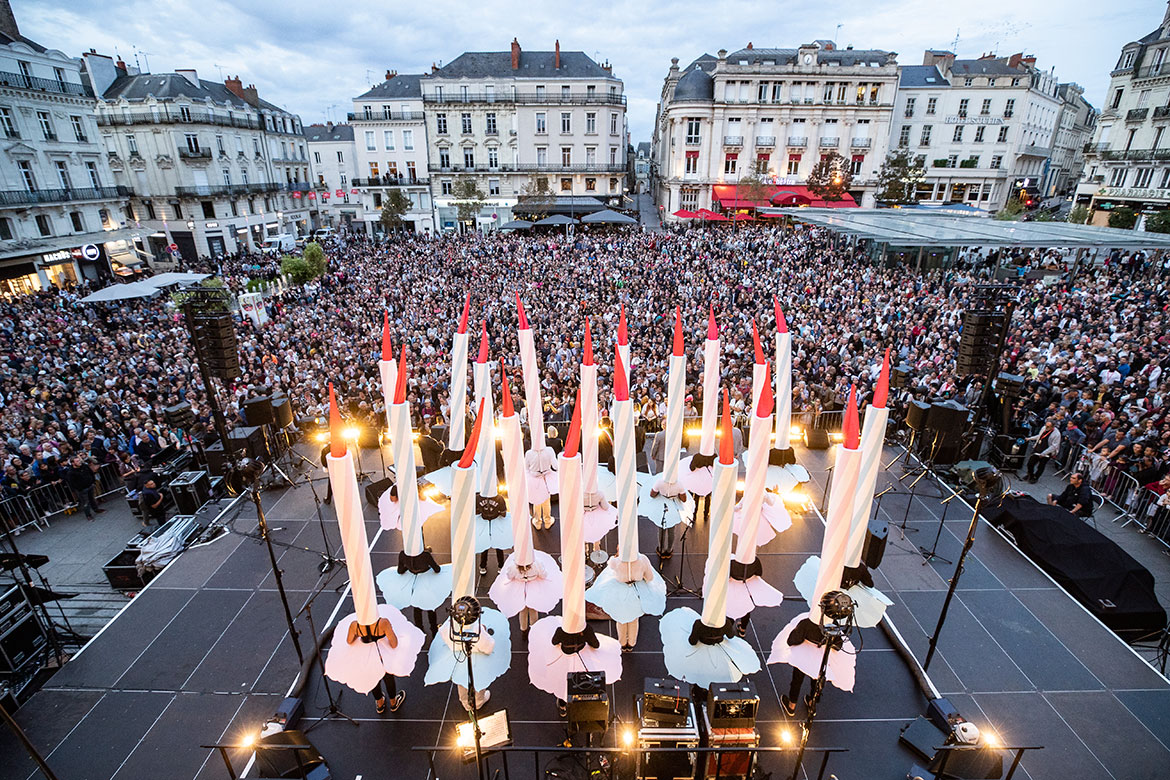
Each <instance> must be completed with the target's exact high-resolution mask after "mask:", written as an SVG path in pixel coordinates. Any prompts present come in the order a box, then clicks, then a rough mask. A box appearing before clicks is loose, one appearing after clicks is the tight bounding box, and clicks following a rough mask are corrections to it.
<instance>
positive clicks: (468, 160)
mask: <svg viewBox="0 0 1170 780" xmlns="http://www.w3.org/2000/svg"><path fill="white" fill-rule="evenodd" d="M463 167H464V168H474V167H475V148H474V147H471V146H465V147H463Z"/></svg>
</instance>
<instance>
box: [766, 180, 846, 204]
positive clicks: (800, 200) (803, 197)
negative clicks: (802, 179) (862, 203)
mask: <svg viewBox="0 0 1170 780" xmlns="http://www.w3.org/2000/svg"><path fill="white" fill-rule="evenodd" d="M772 205H773V206H812V207H814V208H856V207H857V201H855V200H853V196H852V195H850V194H849V193H848V192H846V193H843V194H842V195H841V199H840V200H822V199H821V197H820V196H819V195H817V194H815V193H814V192H812V190H810V189H809V188H808V187H805V186H803V185H800V184H792V185H788V186H784V187H777V188H776V192H775V193H774V194H773V195H772Z"/></svg>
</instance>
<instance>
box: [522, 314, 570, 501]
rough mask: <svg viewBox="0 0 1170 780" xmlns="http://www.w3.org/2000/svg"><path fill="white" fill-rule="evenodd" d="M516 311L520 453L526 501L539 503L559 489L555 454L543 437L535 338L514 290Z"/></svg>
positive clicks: (541, 402) (542, 404)
mask: <svg viewBox="0 0 1170 780" xmlns="http://www.w3.org/2000/svg"><path fill="white" fill-rule="evenodd" d="M516 312H517V315H518V316H519V330H518V332H517V338H518V339H519V341H520V370H521V372H522V373H523V376H524V407H525V409H526V411H527V414H528V436H529V440H530V441H531V446H530V447H529V449H528V452H527V453H526V454H525V456H524V468H525V470H526V471H527V473H528V501H529V503H531V504H532V505H533V506H537V505H539V504H543V503H544V502H545V501H547V500H548V498H549V496H554V495H556V494H557V491H558V490H559V489H560V488H559V487H558V483H557V456H556V453H555V452H553V448H552V447H549V446H548V445H547V444H546V443H545V440H544V402H543V400H541V397H540V367H539V366H537V364H536V342H535V339H534V338H533V333H532V327H531V326H530V325H529V324H528V316H527V315H526V314H525V313H524V304H523V303H521V302H520V293H516Z"/></svg>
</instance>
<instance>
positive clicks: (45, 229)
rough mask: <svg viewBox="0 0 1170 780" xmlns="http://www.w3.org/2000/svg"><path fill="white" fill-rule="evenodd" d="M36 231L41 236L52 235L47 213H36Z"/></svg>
mask: <svg viewBox="0 0 1170 780" xmlns="http://www.w3.org/2000/svg"><path fill="white" fill-rule="evenodd" d="M37 232H38V233H40V234H41V235H42V236H51V235H53V223H52V222H51V221H50V220H49V215H48V214H38V215H37Z"/></svg>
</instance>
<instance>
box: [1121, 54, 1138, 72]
mask: <svg viewBox="0 0 1170 780" xmlns="http://www.w3.org/2000/svg"><path fill="white" fill-rule="evenodd" d="M1136 56H1137V52H1136V51H1133V50H1131V51H1126V52H1122V53H1121V67H1123V68H1131V67H1133V60H1134V57H1136Z"/></svg>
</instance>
